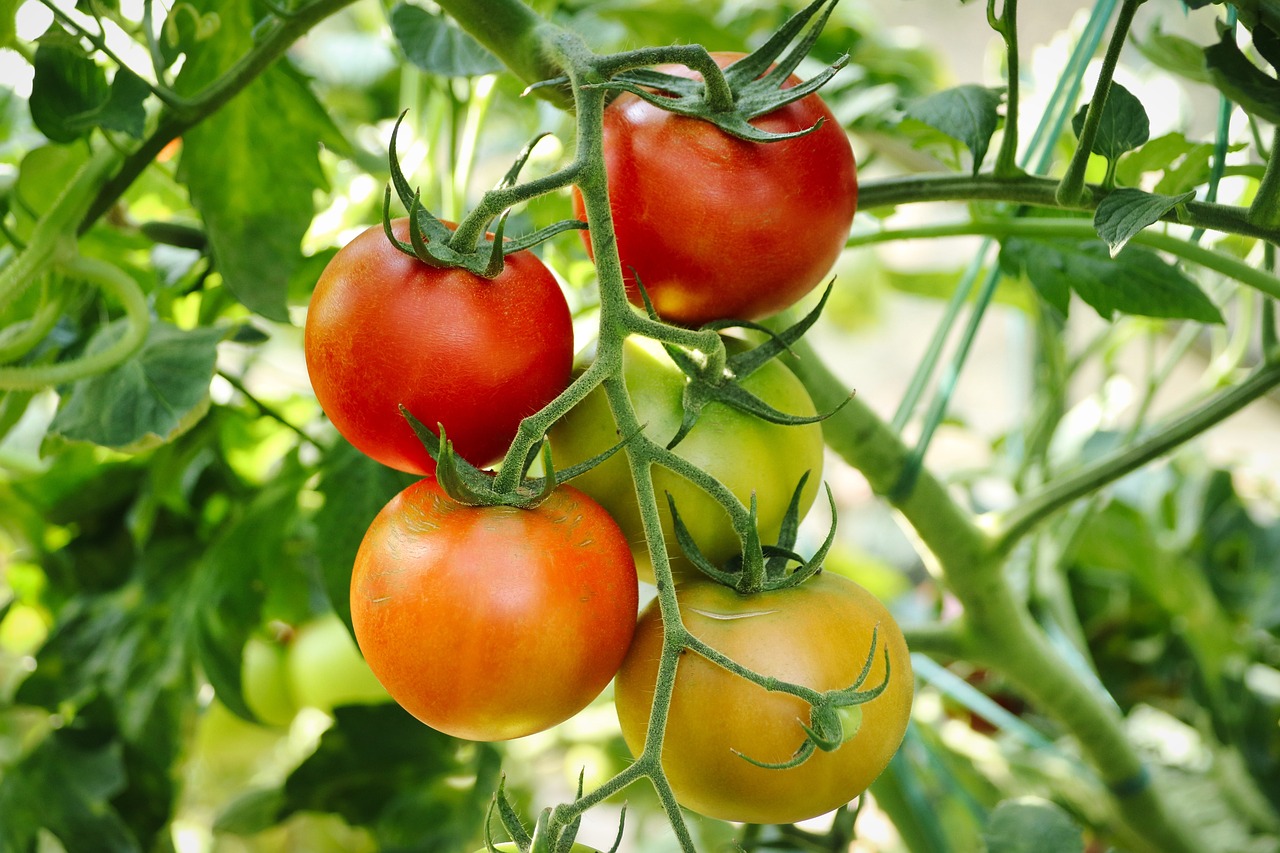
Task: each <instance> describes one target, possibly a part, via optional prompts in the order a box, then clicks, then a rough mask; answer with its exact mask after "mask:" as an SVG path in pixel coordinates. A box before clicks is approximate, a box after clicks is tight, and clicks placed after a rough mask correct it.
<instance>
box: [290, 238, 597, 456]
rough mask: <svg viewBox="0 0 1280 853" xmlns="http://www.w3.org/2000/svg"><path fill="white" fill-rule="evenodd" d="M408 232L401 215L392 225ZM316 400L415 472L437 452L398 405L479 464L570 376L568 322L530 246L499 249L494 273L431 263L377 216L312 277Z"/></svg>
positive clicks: (343, 428) (368, 450)
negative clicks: (400, 243)
mask: <svg viewBox="0 0 1280 853" xmlns="http://www.w3.org/2000/svg"><path fill="white" fill-rule="evenodd" d="M392 227H393V231H394V232H395V234H396V237H397V238H398V239H401V240H405V241H407V240H408V239H409V222H408V220H407V219H398V220H396V221H395V222H394V223H393V224H392ZM305 349H306V358H307V372H308V373H309V374H310V376H311V385H312V387H313V388H314V389H315V393H316V399H318V400H319V401H320V405H321V407H322V408H323V409H324V411H325V413H326V414H327V415H328V416H329V418H330V420H332V421H333V424H334V426H336V427H337V428H338V431H339V432H340V433H342V435H343V436H344V437H345V438H346V439H347V440H348V441H350V442H351V443H352V444H354V445H355V446H356V447H357V448H359V449H360V450H361V451H363V452H364V453H365V454H367V455H369V456H371V457H373V458H374V459H376V460H378V461H379V462H382V463H383V464H385V465H389V466H391V467H392V468H398V469H400V470H401V471H408V472H410V473H414V474H428V473H431V472H433V471H434V470H435V463H434V462H433V461H432V460H431V457H430V455H429V454H428V453H427V451H426V450H425V449H424V448H423V447H422V444H421V443H420V442H419V441H418V438H417V436H416V435H414V433H413V430H412V429H411V428H410V427H409V425H408V423H407V422H406V421H405V420H404V418H403V417H402V416H401V414H400V410H399V406H400V405H401V404H403V405H405V406H407V407H408V409H409V411H410V412H412V413H413V415H414V416H415V417H416V418H417V419H418V420H420V421H422V423H424V424H426V425H427V426H428V427H430V428H431V429H432V430H433V431H434V430H435V429H436V424H437V423H443V424H444V427H445V431H446V433H447V434H448V437H449V438H450V439H451V440H452V441H453V443H454V449H455V450H457V452H458V454H459V455H461V456H462V457H463V458H464V459H466V460H467V461H469V462H472V463H473V464H476V465H486V464H488V463H490V462H493V461H494V460H495V459H497V458H498V457H499V456H501V455H502V454H503V453H504V452H505V451H506V449H507V447H508V445H509V444H510V443H511V439H512V438H513V437H514V436H515V433H516V429H517V427H518V426H519V424H520V420H521V419H522V418H524V417H526V416H527V415H531V414H533V413H534V412H536V411H538V410H539V409H540V408H542V407H543V406H544V405H546V404H547V403H548V402H550V401H551V400H552V399H553V398H554V397H555V396H556V395H557V394H559V393H560V392H561V391H563V390H564V388H565V387H566V386H567V385H568V384H569V378H570V371H571V370H572V369H573V326H572V322H571V319H570V316H569V307H568V304H567V303H566V302H565V299H564V294H563V293H561V291H560V287H559V285H558V284H557V283H556V280H555V278H554V277H553V276H552V275H551V273H550V272H549V271H548V270H547V268H546V267H544V266H543V265H542V262H541V261H539V260H538V258H537V257H535V256H534V255H533V254H531V253H529V252H516V253H514V254H511V255H508V256H507V259H506V267H505V269H503V271H502V273H501V274H499V275H498V277H497V278H495V279H493V280H487V279H484V278H481V277H480V276H476V275H473V274H472V273H469V272H467V271H465V270H458V269H448V270H446V269H436V268H434V267H430V266H427V265H426V264H424V263H422V262H421V261H419V260H418V259H416V258H413V257H410V256H409V255H406V254H405V253H403V252H401V251H400V250H399V249H397V248H396V247H395V246H393V245H392V244H391V242H390V241H389V240H387V238H386V235H385V234H384V233H383V228H382V226H375V227H373V228H370V229H369V230H367V231H365V232H364V233H363V234H361V235H360V236H359V237H357V238H356V239H355V240H353V241H351V243H349V244H348V245H347V246H345V247H344V248H342V249H341V250H340V251H339V252H338V254H337V255H335V256H334V258H333V260H331V261H330V262H329V265H328V266H327V267H326V268H325V270H324V273H323V274H322V275H321V276H320V281H319V283H318V284H317V285H316V289H315V293H314V294H313V295H312V297H311V308H310V310H309V311H308V313H307V324H306V332H305Z"/></svg>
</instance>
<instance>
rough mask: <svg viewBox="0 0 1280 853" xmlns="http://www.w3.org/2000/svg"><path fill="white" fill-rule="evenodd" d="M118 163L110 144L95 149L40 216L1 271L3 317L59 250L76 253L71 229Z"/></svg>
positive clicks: (69, 253)
mask: <svg viewBox="0 0 1280 853" xmlns="http://www.w3.org/2000/svg"><path fill="white" fill-rule="evenodd" d="M118 162H119V157H118V155H117V154H116V152H115V151H114V150H112V149H111V148H109V147H107V148H102V149H100V150H98V151H96V152H94V153H93V154H92V155H91V156H90V158H89V161H88V162H86V163H85V164H84V165H83V166H82V167H80V171H79V172H77V173H76V176H75V177H74V178H72V179H71V183H69V184H67V186H66V187H65V188H64V189H63V190H62V194H61V195H59V196H58V198H57V199H55V200H54V202H53V205H52V206H51V207H50V208H49V209H48V210H47V211H46V212H45V213H44V215H43V216H41V217H40V220H39V222H37V223H36V226H35V228H34V229H33V230H32V232H31V239H30V240H29V241H28V242H27V246H26V248H25V249H23V251H22V252H21V253H20V254H19V255H18V256H17V257H16V258H15V259H14V261H13V262H12V263H11V264H9V266H7V267H5V268H4V269H3V270H0V316H2V315H4V314H5V312H7V311H8V310H9V308H10V306H11V305H12V303H13V301H14V300H15V299H17V298H18V297H19V296H20V295H21V294H22V293H23V292H24V291H25V290H26V289H27V288H28V287H29V286H31V285H32V284H34V283H35V282H37V281H39V280H40V278H41V276H42V275H43V274H44V271H45V270H46V269H48V267H49V264H50V263H51V262H52V261H53V260H54V258H55V257H56V255H57V254H58V253H59V252H60V251H61V252H63V253H64V254H66V255H68V256H70V255H72V254H74V246H73V243H74V241H73V238H72V237H71V236H69V235H70V233H71V231H72V228H73V227H74V225H75V223H76V221H77V220H78V219H79V218H80V217H81V216H83V215H84V211H85V207H86V206H87V205H88V203H89V198H90V197H91V196H92V194H93V193H94V191H96V190H97V189H98V186H99V185H100V184H101V182H102V181H103V179H104V178H105V177H106V176H107V175H108V174H109V173H110V172H111V170H112V169H114V168H115V167H116V165H117V163H118Z"/></svg>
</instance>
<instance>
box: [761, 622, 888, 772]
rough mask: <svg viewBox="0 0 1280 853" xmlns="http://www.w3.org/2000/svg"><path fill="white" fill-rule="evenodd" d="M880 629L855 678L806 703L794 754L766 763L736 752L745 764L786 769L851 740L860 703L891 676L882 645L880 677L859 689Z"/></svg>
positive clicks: (858, 724) (879, 690) (881, 688)
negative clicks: (806, 719) (801, 735)
mask: <svg viewBox="0 0 1280 853" xmlns="http://www.w3.org/2000/svg"><path fill="white" fill-rule="evenodd" d="M879 634H880V631H879V628H878V627H877V628H876V629H875V630H873V631H872V632H871V648H870V649H869V650H868V651H867V657H866V660H865V661H864V662H863V664H862V671H861V672H859V673H858V678H857V680H855V681H854V683H853V684H851V685H850V686H848V687H846V688H844V689H843V690H828V691H827V692H825V693H823V694H821V695H820V696H819V697H818V699H817V700H811V701H810V703H809V723H808V724H807V725H806V724H804V723H801V724H800V727H801V728H803V729H804V732H805V739H804V741H802V742H801V744H800V746H799V748H797V749H796V751H795V754H794V755H792V756H791V758H789V759H787V760H786V761H782V762H777V763H770V762H764V761H757V760H756V759H754V758H752V757H751V756H749V755H744V754H743V753H741V752H738V753H737V755H738V756H739V757H740V758H742V759H743V760H744V761H746V762H748V763H749V764H754V765H755V766H756V767H763V768H765V769H767V770H789V769H791V768H792V767H798V766H800V765H801V764H803V763H804V762H806V761H808V760H809V757H810V756H812V755H813V754H814V753H816V752H817V751H818V750H822V751H823V752H834V751H835V750H837V749H839V748H840V747H841V746H843V745H844V744H846V743H848V742H849V741H850V740H852V739H853V738H854V737H855V736H856V735H857V734H858V730H859V729H860V727H861V725H862V707H861V706H862V705H864V704H866V703H867V702H870V701H871V700H872V699H875V698H876V697H877V696H879V695H880V694H882V693H884V691H885V689H886V688H887V687H888V686H889V679H890V678H891V677H892V666H891V664H890V661H889V649H888V647H886V648H885V649H884V678H883V679H882V680H881V681H880V683H879V684H877V685H876V686H874V687H870V688H867V689H863V685H865V684H866V682H867V678H868V676H870V674H871V666H872V664H874V663H875V659H876V647H877V646H878V645H879V640H880V637H879Z"/></svg>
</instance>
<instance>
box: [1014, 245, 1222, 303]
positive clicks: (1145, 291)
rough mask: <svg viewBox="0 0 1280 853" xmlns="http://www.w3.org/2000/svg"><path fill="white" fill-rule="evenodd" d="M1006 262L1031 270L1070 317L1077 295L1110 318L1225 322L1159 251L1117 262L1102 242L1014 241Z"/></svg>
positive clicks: (1132, 253) (1128, 254)
mask: <svg viewBox="0 0 1280 853" xmlns="http://www.w3.org/2000/svg"><path fill="white" fill-rule="evenodd" d="M1000 264H1001V266H1002V267H1003V268H1004V269H1005V270H1006V272H1011V273H1013V274H1018V273H1019V272H1025V274H1026V276H1027V278H1029V279H1030V280H1031V284H1032V285H1033V286H1034V287H1035V288H1036V290H1037V291H1039V293H1040V295H1041V296H1043V297H1044V299H1045V301H1046V302H1048V303H1049V304H1050V305H1053V306H1054V307H1055V308H1057V309H1058V311H1060V312H1061V313H1062V314H1063V315H1064V316H1065V315H1066V314H1067V312H1068V309H1069V306H1070V294H1071V292H1072V291H1074V292H1075V293H1076V294H1077V295H1078V296H1079V297H1080V298H1081V299H1083V300H1084V301H1085V302H1086V303H1088V304H1089V305H1090V306H1092V307H1093V309H1094V310H1095V311H1097V312H1098V314H1099V315H1100V316H1101V317H1103V318H1104V319H1107V320H1110V319H1112V318H1113V317H1114V316H1115V315H1116V314H1117V313H1120V314H1138V315H1141V316H1146V317H1167V318H1171V319H1187V320H1197V321H1199V322H1202V323H1221V322H1223V320H1222V314H1221V313H1220V312H1219V311H1218V308H1217V306H1215V305H1214V304H1213V302H1211V301H1210V300H1209V297H1207V296H1205V294H1204V291H1202V290H1201V289H1200V286H1199V285H1197V284H1196V283H1195V282H1194V281H1192V280H1191V279H1190V278H1188V277H1187V276H1186V275H1185V274H1183V273H1182V272H1181V271H1180V270H1178V268H1177V267H1175V266H1173V265H1172V264H1169V263H1168V262H1166V261H1165V260H1164V259H1162V258H1161V257H1160V256H1159V255H1157V254H1156V253H1155V252H1152V251H1149V250H1147V249H1143V248H1140V247H1137V246H1128V247H1126V248H1125V249H1124V250H1123V251H1121V252H1120V253H1119V254H1117V255H1116V256H1115V258H1112V257H1111V256H1110V253H1109V252H1108V250H1107V247H1106V246H1105V245H1104V244H1103V243H1101V242H1093V241H1089V242H1084V243H1075V242H1072V241H1069V240H1024V239H1013V240H1007V241H1005V243H1004V246H1003V248H1002V249H1001V252H1000Z"/></svg>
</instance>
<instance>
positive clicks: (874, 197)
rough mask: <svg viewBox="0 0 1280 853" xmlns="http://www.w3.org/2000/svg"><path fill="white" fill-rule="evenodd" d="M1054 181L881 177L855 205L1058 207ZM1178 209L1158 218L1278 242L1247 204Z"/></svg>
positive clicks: (1097, 191)
mask: <svg viewBox="0 0 1280 853" xmlns="http://www.w3.org/2000/svg"><path fill="white" fill-rule="evenodd" d="M1057 185H1058V184H1057V182H1056V181H1053V180H1052V179H1049V178H1042V177H1037V176H1034V175H1023V176H1019V177H1016V178H997V177H993V176H991V175H976V176H973V175H957V174H950V173H948V174H936V175H909V176H906V177H897V178H881V179H874V180H868V181H865V182H862V183H860V184H859V185H858V209H859V210H874V209H875V208H878V207H892V206H896V205H902V204H917V203H921V202H929V201H966V202H972V201H1002V202H1009V203H1013V204H1028V205H1033V206H1036V207H1059V204H1058V202H1057V200H1056V199H1055V197H1054V194H1055V190H1056V187H1057ZM1085 193H1086V195H1085V197H1084V199H1083V200H1081V201H1080V203H1079V204H1078V205H1077V206H1078V207H1079V208H1080V209H1081V210H1093V209H1094V208H1096V207H1097V206H1098V204H1099V202H1101V201H1102V199H1104V198H1106V196H1107V191H1106V190H1104V189H1103V188H1102V187H1098V186H1094V185H1086V187H1085ZM1179 209H1181V210H1182V211H1183V212H1182V213H1179V211H1178V210H1177V209H1175V210H1171V211H1169V212H1168V213H1166V214H1165V215H1164V216H1163V217H1162V221H1165V222H1172V223H1178V224H1181V225H1188V226H1191V227H1193V228H1205V229H1208V230H1211V231H1221V232H1223V233H1227V234H1239V235H1241V236H1244V237H1256V238H1258V239H1260V240H1268V241H1271V242H1276V243H1280V227H1272V226H1269V225H1264V224H1261V223H1255V222H1252V221H1250V219H1249V211H1248V209H1247V208H1243V207H1237V206H1234V205H1227V204H1213V203H1209V202H1201V201H1189V202H1187V203H1186V204H1184V205H1179Z"/></svg>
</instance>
